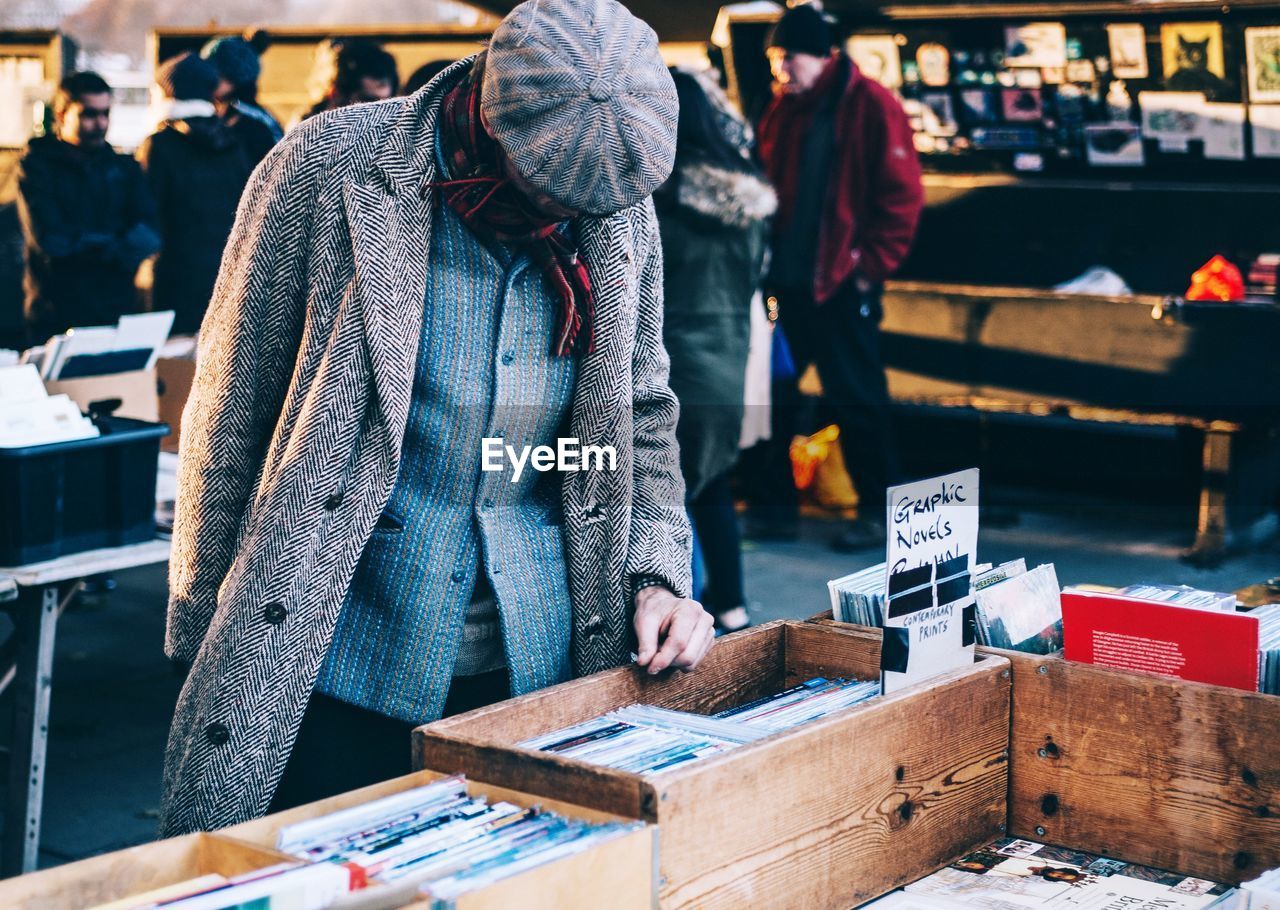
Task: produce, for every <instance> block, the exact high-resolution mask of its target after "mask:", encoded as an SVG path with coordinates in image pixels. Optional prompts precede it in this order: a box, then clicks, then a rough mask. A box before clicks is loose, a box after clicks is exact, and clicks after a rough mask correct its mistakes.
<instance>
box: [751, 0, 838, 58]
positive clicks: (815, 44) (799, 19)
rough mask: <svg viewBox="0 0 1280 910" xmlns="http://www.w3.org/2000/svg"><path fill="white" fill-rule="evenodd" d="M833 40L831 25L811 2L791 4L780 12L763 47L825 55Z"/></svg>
mask: <svg viewBox="0 0 1280 910" xmlns="http://www.w3.org/2000/svg"><path fill="white" fill-rule="evenodd" d="M834 45H835V42H834V41H833V40H832V38H831V26H830V25H828V24H827V20H826V19H825V18H824V17H823V15H822V13H820V12H818V10H817V9H816V8H815V7H813V6H812V5H811V4H808V3H806V4H804V5H803V6H793V7H791V9H789V10H787V11H786V12H785V13H783V14H782V18H781V19H779V20H778V21H777V23H775V24H774V26H773V29H772V30H771V31H770V32H769V40H768V41H767V42H765V47H780V48H782V49H783V50H784V51H794V52H796V53H800V54H812V55H813V56H815V57H825V56H827V54H829V53H831V48H832V47H833V46H834Z"/></svg>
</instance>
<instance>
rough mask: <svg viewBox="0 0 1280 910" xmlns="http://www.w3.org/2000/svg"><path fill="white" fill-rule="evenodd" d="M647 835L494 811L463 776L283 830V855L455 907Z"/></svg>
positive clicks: (542, 814)
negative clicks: (594, 850) (560, 862)
mask: <svg viewBox="0 0 1280 910" xmlns="http://www.w3.org/2000/svg"><path fill="white" fill-rule="evenodd" d="M641 826H642V825H641V823H640V822H609V823H596V822H586V821H582V820H579V819H572V818H566V817H564V816H562V815H559V814H557V813H554V812H549V811H545V810H542V809H539V808H532V809H522V808H520V807H519V806H516V805H513V804H511V803H507V802H492V803H491V802H489V801H488V800H487V799H486V798H485V797H483V796H472V795H470V794H468V793H467V784H466V779H465V778H463V777H461V776H454V777H447V778H442V779H440V780H438V781H435V782H433V783H430V784H427V785H425V786H422V787H416V788H414V789H412V790H407V791H405V792H403V793H397V794H394V795H392V796H388V797H384V798H383V799H379V800H375V801H374V802H371V803H365V804H364V805H360V806H355V807H352V808H350V809H344V810H342V811H339V812H335V813H332V814H331V815H326V816H322V817H320V818H316V819H312V820H310V821H305V822H300V823H298V824H296V825H289V826H287V827H285V828H282V829H281V830H280V833H279V835H278V838H277V848H278V849H279V850H280V851H282V852H284V853H289V854H291V855H293V856H296V857H298V858H299V859H304V860H307V861H309V862H312V863H318V864H320V865H329V866H334V865H337V866H339V867H345V868H347V869H349V870H351V871H352V872H353V874H354V875H355V878H356V881H357V882H358V883H359V882H361V881H363V882H367V883H372V884H377V885H394V886H397V887H398V889H399V890H398V891H397V892H395V893H403V892H405V891H409V892H412V893H418V894H422V895H427V896H430V897H433V898H435V899H437V900H451V899H454V898H456V897H457V896H458V895H460V894H463V893H466V892H467V891H470V890H474V889H476V888H478V887H483V886H484V885H487V884H489V883H491V882H493V881H496V880H498V879H500V878H504V877H507V876H510V875H513V874H515V873H516V872H520V871H523V870H525V869H528V868H531V867H533V866H537V865H540V864H542V863H546V862H550V861H552V860H554V859H558V858H560V857H562V856H567V855H570V854H573V853H578V852H581V851H582V850H585V849H588V848H590V847H592V846H595V845H597V844H599V843H602V842H604V841H606V840H609V839H611V838H614V837H617V836H619V835H622V834H625V833H627V832H629V831H633V830H635V829H636V828H638V827H641ZM380 890H381V889H380ZM408 902H409V901H406V903H408ZM391 905H394V906H401V904H391Z"/></svg>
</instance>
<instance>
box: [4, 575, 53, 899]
mask: <svg viewBox="0 0 1280 910" xmlns="http://www.w3.org/2000/svg"><path fill="white" fill-rule="evenodd" d="M12 615H13V623H14V637H15V642H16V645H17V675H16V676H15V678H14V681H13V694H14V697H15V699H16V702H15V704H14V724H13V744H12V751H11V752H10V755H9V791H8V793H7V794H6V796H5V824H4V843H3V849H2V850H0V873H2V874H3V875H5V876H9V875H17V874H19V873H22V872H30V871H32V870H33V869H35V867H36V854H37V852H38V851H39V849H40V810H41V803H42V800H43V798H44V767H45V758H46V755H47V753H48V745H49V701H50V698H49V697H50V693H51V691H52V689H53V639H54V634H55V632H56V631H57V623H58V586H57V585H46V586H44V587H40V588H29V589H24V590H23V591H22V593H21V594H20V596H19V601H18V603H17V604H16V607H15V609H13V611H12Z"/></svg>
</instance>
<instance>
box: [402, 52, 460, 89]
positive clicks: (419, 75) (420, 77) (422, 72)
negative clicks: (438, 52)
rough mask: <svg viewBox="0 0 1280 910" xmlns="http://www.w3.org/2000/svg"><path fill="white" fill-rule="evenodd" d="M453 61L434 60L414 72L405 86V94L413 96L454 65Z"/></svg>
mask: <svg viewBox="0 0 1280 910" xmlns="http://www.w3.org/2000/svg"><path fill="white" fill-rule="evenodd" d="M453 62H454V61H452V60H432V61H430V62H428V63H424V64H422V66H420V67H418V68H417V69H416V70H414V71H413V72H412V73H411V74H410V75H409V78H408V80H407V81H406V82H405V84H404V93H405V94H406V95H412V94H413V93H414V92H416V91H417V90H418V89H420V88H422V87H423V86H424V85H426V84H427V83H428V82H430V81H431V80H432V79H434V78H435V77H436V76H439V75H440V74H441V73H443V72H444V71H445V70H446V69H448V68H449V67H450V66H452V65H453Z"/></svg>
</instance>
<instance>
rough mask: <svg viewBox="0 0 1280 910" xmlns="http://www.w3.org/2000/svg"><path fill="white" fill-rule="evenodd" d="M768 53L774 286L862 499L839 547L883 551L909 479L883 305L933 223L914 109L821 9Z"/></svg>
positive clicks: (786, 29)
mask: <svg viewBox="0 0 1280 910" xmlns="http://www.w3.org/2000/svg"><path fill="white" fill-rule="evenodd" d="M767 46H768V56H769V64H770V68H771V70H772V72H773V79H774V89H775V95H774V99H773V101H772V102H771V103H770V105H769V107H768V108H767V109H766V111H765V113H764V116H763V118H762V119H761V121H760V155H761V158H762V160H763V161H764V164H765V171H766V173H767V174H768V175H769V178H770V180H771V181H772V183H773V185H774V187H775V188H776V189H777V191H778V200H779V205H778V216H777V219H776V220H775V222H774V234H773V251H772V252H773V255H772V257H771V259H770V267H769V275H768V278H767V281H766V286H767V288H768V289H769V292H770V293H771V294H772V295H773V296H775V297H776V298H777V301H778V315H779V319H780V321H781V324H782V329H783V331H784V333H785V335H786V340H787V343H788V344H789V346H790V349H791V353H792V355H793V357H794V360H795V365H796V368H797V369H796V372H797V374H802V373H803V372H804V370H805V367H806V366H807V365H808V364H810V363H813V364H816V366H817V368H818V374H819V375H820V377H821V379H822V388H823V398H824V401H825V402H826V404H827V406H828V407H829V408H830V410H831V411H832V412H833V414H834V416H835V418H836V423H837V424H838V425H839V427H840V445H841V451H842V454H843V455H844V461H845V465H846V467H847V468H848V470H849V473H850V476H851V478H852V480H853V483H854V486H855V487H856V489H857V492H858V518H857V520H855V521H853V522H850V523H848V524H847V525H846V526H845V527H843V528H842V530H841V531H840V533H839V534H838V535H837V536H836V538H835V539H834V540H833V541H832V546H833V547H834V548H835V549H837V550H842V551H846V552H847V551H854V550H860V549H865V548H870V547H875V546H883V545H884V539H885V526H884V518H885V489H886V487H888V486H890V485H892V484H895V483H899V482H900V481H901V480H902V475H901V468H900V467H899V460H898V449H897V444H896V442H895V440H894V436H893V430H892V427H891V425H890V420H889V392H888V386H887V384H886V381H885V375H884V361H883V359H882V357H881V353H880V319H881V315H882V310H881V302H880V301H881V295H882V291H883V282H884V280H885V279H886V278H888V277H889V276H890V275H892V274H893V272H894V271H895V270H896V269H897V268H898V266H899V265H901V263H902V261H903V260H904V259H905V258H906V255H907V252H908V250H909V249H910V247H911V242H912V240H913V238H914V236H915V231H916V226H917V224H918V222H919V219H920V210H921V208H922V207H923V204H924V191H923V187H922V183H921V175H920V162H919V159H918V158H917V156H916V152H915V148H914V146H913V144H912V133H911V127H910V125H909V124H908V122H907V116H906V114H905V113H904V112H903V110H902V106H901V105H900V104H899V103H898V101H897V99H896V98H894V96H893V95H892V94H891V93H890V92H889V91H888V90H887V89H885V88H883V87H882V86H881V85H880V84H879V83H877V82H875V81H873V80H871V79H868V78H866V77H864V76H863V75H862V74H861V73H860V72H859V71H858V68H857V66H856V65H855V64H854V63H853V61H852V60H850V59H849V57H848V56H847V55H846V54H845V53H843V52H842V51H839V50H837V49H836V46H835V36H834V35H833V33H832V29H831V26H830V25H829V24H828V22H827V21H826V19H825V18H824V17H823V15H822V14H821V13H820V12H819V11H818V10H817V9H815V8H814V7H813V6H811V5H807V4H806V5H803V6H796V7H792V8H791V9H788V10H787V11H786V12H785V13H784V14H783V15H782V18H781V19H779V20H778V22H777V24H776V25H775V26H774V28H773V30H772V32H771V33H770V35H769V39H768V42H767ZM777 406H778V403H777V402H775V407H777ZM780 435H781V437H782V438H777V439H775V440H774V442H775V444H776V445H777V446H779V447H782V446H785V445H786V443H787V441H788V440H789V439H790V438H791V435H790V433H785V434H780ZM786 477H787V478H788V480H787V482H786V484H785V492H783V494H782V495H783V496H789V497H790V503H789V505H790V510H791V516H792V517H791V521H792V522H794V510H795V505H794V500H795V489H794V486H792V485H791V483H790V481H789V478H790V471H789V469H788V470H787V471H786ZM779 486H780V487H783V486H784V485H783V484H781V483H780V484H779Z"/></svg>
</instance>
